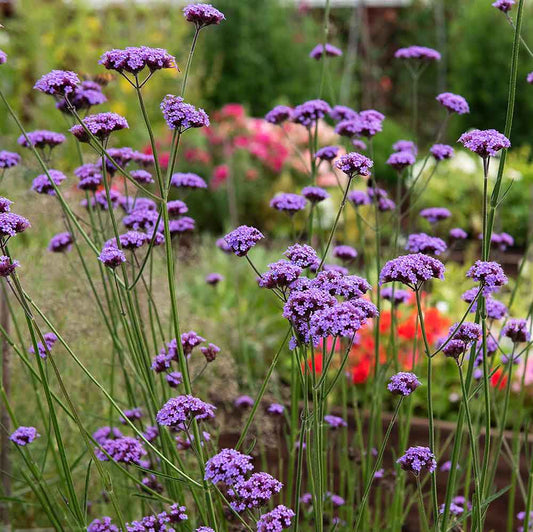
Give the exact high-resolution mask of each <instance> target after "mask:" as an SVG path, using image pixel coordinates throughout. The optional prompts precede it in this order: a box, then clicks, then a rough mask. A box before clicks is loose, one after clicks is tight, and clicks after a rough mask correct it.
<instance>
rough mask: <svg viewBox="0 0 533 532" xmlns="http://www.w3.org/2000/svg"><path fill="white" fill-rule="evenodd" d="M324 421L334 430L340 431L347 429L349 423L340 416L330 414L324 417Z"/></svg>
mask: <svg viewBox="0 0 533 532" xmlns="http://www.w3.org/2000/svg"><path fill="white" fill-rule="evenodd" d="M324 421H325V422H326V423H327V424H328V425H329V426H330V427H331V428H332V429H340V428H341V427H347V426H348V423H346V421H344V419H342V417H339V416H333V415H331V414H328V415H326V416H324Z"/></svg>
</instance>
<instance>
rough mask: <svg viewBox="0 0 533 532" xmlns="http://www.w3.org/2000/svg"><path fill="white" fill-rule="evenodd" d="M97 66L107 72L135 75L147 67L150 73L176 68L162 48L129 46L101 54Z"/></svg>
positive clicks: (171, 58) (173, 60)
mask: <svg viewBox="0 0 533 532" xmlns="http://www.w3.org/2000/svg"><path fill="white" fill-rule="evenodd" d="M98 63H99V64H101V65H103V66H104V67H105V68H107V69H108V70H116V71H117V72H120V73H124V72H128V73H130V74H134V75H137V74H139V72H141V70H143V69H144V68H145V67H147V68H148V69H149V70H150V72H155V71H156V70H160V69H162V68H176V59H175V58H174V57H173V56H172V55H170V54H169V53H168V52H167V51H166V50H164V49H163V48H150V47H148V46H129V47H127V48H125V49H124V50H118V49H114V50H109V51H107V52H104V53H103V54H102V57H101V58H100V61H98Z"/></svg>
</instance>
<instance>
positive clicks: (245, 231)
mask: <svg viewBox="0 0 533 532" xmlns="http://www.w3.org/2000/svg"><path fill="white" fill-rule="evenodd" d="M263 238H265V237H264V235H263V233H261V231H259V229H256V228H255V227H250V226H248V225H241V226H239V227H237V229H234V230H233V231H231V232H230V233H228V234H227V235H226V236H225V237H224V240H225V241H226V243H227V244H228V246H229V247H230V248H231V250H232V251H233V253H235V255H237V257H244V256H245V255H246V254H247V253H248V252H249V251H250V250H251V249H252V248H253V247H254V246H255V245H256V244H257V243H258V242H259V241H260V240H262V239H263Z"/></svg>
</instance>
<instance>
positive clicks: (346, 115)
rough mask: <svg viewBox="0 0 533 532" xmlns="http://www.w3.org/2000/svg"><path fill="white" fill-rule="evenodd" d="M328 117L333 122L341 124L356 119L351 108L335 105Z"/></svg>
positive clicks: (355, 114)
mask: <svg viewBox="0 0 533 532" xmlns="http://www.w3.org/2000/svg"><path fill="white" fill-rule="evenodd" d="M329 116H330V117H331V118H332V119H333V120H334V121H335V122H342V121H343V120H353V119H355V118H357V113H356V112H355V111H354V110H353V109H352V108H351V107H346V106H345V105H336V106H335V107H333V109H331V111H330V112H329Z"/></svg>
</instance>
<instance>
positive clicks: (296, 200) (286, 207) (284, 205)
mask: <svg viewBox="0 0 533 532" xmlns="http://www.w3.org/2000/svg"><path fill="white" fill-rule="evenodd" d="M270 206H271V207H272V208H273V209H276V210H277V211H281V212H285V213H287V214H288V215H293V214H295V213H297V212H298V211H302V210H303V209H305V207H306V201H305V198H304V197H303V196H300V195H299V194H292V193H290V192H281V193H280V194H276V195H275V196H274V197H273V198H272V199H271V200H270Z"/></svg>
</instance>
